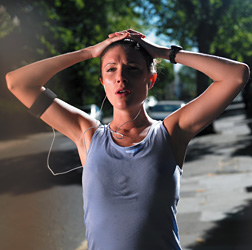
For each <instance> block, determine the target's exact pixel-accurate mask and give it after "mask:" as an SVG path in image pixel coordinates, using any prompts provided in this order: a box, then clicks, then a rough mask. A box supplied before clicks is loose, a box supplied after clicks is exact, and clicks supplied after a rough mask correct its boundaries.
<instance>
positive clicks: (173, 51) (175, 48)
mask: <svg viewBox="0 0 252 250" xmlns="http://www.w3.org/2000/svg"><path fill="white" fill-rule="evenodd" d="M182 49H183V47H181V46H178V45H171V49H170V54H169V60H170V62H171V63H173V64H176V61H175V57H176V55H177V54H178V52H179V51H180V50H182Z"/></svg>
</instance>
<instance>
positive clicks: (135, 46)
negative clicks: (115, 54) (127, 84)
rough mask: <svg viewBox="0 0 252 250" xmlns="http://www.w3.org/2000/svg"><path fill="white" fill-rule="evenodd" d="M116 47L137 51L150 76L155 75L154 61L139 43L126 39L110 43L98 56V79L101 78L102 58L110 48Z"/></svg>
mask: <svg viewBox="0 0 252 250" xmlns="http://www.w3.org/2000/svg"><path fill="white" fill-rule="evenodd" d="M116 46H122V47H124V48H133V49H135V50H136V51H138V52H139V53H140V54H141V55H142V56H143V57H144V59H145V62H146V66H147V69H148V71H149V72H150V73H152V74H154V73H156V67H155V66H156V65H155V60H154V59H153V57H152V56H151V55H150V54H149V53H148V52H147V50H146V49H144V48H143V47H142V46H141V45H140V44H139V43H137V42H136V41H134V40H132V39H128V38H126V39H123V40H119V41H117V42H114V43H111V44H110V45H109V46H108V47H106V49H105V50H104V51H103V52H102V54H101V56H100V77H101V76H102V59H103V57H104V56H105V54H106V53H107V52H108V51H109V50H110V49H111V48H114V47H116Z"/></svg>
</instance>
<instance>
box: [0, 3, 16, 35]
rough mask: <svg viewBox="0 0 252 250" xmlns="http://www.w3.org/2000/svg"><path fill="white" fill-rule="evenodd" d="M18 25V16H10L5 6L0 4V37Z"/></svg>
mask: <svg viewBox="0 0 252 250" xmlns="http://www.w3.org/2000/svg"><path fill="white" fill-rule="evenodd" d="M18 25H19V20H18V18H17V17H14V18H11V16H10V15H9V13H8V12H7V11H6V9H5V7H4V6H2V5H0V38H3V37H5V36H7V35H8V34H9V33H10V32H11V31H12V30H13V29H14V28H15V27H16V26H18Z"/></svg>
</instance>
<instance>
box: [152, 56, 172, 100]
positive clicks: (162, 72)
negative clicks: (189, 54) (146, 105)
mask: <svg viewBox="0 0 252 250" xmlns="http://www.w3.org/2000/svg"><path fill="white" fill-rule="evenodd" d="M157 74H158V77H157V81H156V83H155V85H154V87H153V88H152V89H151V90H150V91H149V95H150V96H155V97H156V99H157V100H165V99H173V98H174V94H173V91H172V87H171V86H172V82H173V81H174V70H173V65H172V64H171V63H168V62H167V61H166V60H161V61H160V62H159V63H158V64H157Z"/></svg>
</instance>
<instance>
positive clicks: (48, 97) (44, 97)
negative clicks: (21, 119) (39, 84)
mask: <svg viewBox="0 0 252 250" xmlns="http://www.w3.org/2000/svg"><path fill="white" fill-rule="evenodd" d="M56 97H57V95H56V94H55V93H53V92H52V91H51V90H50V89H45V90H44V91H43V92H42V93H41V94H40V95H39V96H38V98H37V99H36V100H35V102H34V103H33V104H32V106H31V107H30V109H29V112H30V113H31V114H32V115H34V116H36V117H38V118H39V117H40V116H41V115H42V114H43V113H44V112H45V111H46V110H47V108H48V107H49V106H50V105H51V104H52V102H53V100H54V99H55V98H56Z"/></svg>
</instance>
